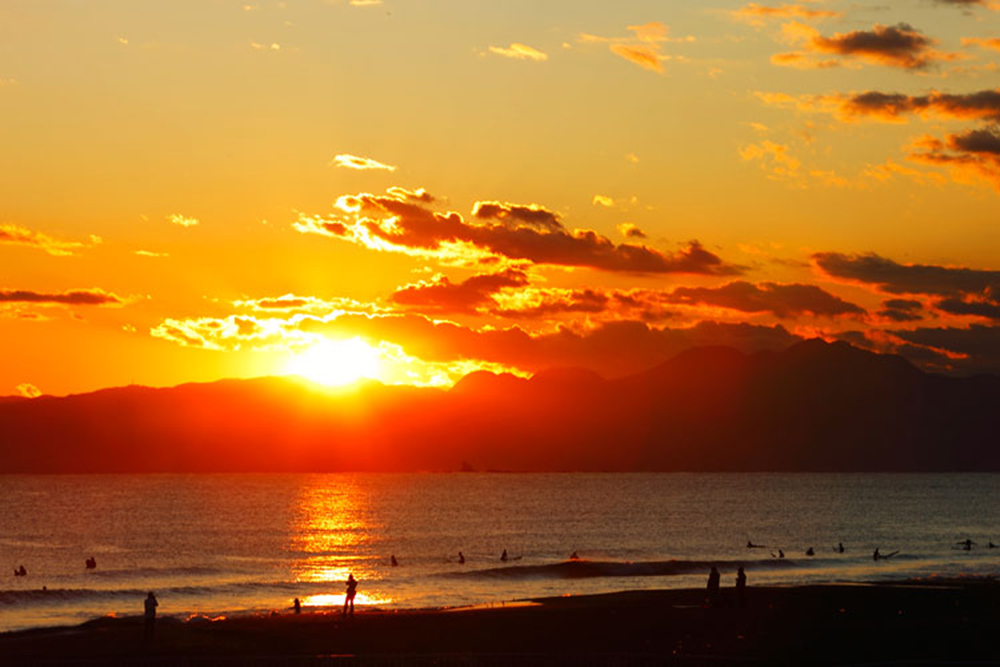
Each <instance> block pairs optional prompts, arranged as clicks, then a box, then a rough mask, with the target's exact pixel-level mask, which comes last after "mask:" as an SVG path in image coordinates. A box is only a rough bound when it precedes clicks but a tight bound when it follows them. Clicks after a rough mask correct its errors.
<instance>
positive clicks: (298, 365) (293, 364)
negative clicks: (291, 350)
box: [285, 338, 382, 387]
mask: <svg viewBox="0 0 1000 667" xmlns="http://www.w3.org/2000/svg"><path fill="white" fill-rule="evenodd" d="M381 366H382V362H381V354H380V353H379V351H378V349H376V348H374V347H372V346H371V345H369V344H368V343H366V342H364V341H363V340H361V339H360V338H348V339H345V340H329V339H327V340H323V341H321V342H319V343H316V344H315V345H313V346H312V347H310V348H308V349H306V350H303V351H302V352H299V353H297V354H296V355H295V356H294V357H292V359H291V360H289V362H288V365H287V366H286V368H285V370H286V372H287V373H289V374H291V375H299V376H301V377H304V378H307V379H309V380H312V381H313V382H317V383H319V384H325V385H327V386H330V387H340V386H342V385H345V384H351V383H352V382H357V381H358V380H360V379H362V378H375V379H377V378H378V376H379V373H380V371H381Z"/></svg>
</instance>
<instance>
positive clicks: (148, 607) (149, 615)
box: [143, 591, 160, 641]
mask: <svg viewBox="0 0 1000 667" xmlns="http://www.w3.org/2000/svg"><path fill="white" fill-rule="evenodd" d="M143 606H144V609H143V618H144V621H145V622H144V624H143V637H144V638H145V640H146V641H152V640H153V633H154V632H155V630H156V608H157V607H158V606H160V603H159V602H158V601H157V600H156V596H155V595H153V591H149V595H147V596H146V600H145V602H144V603H143Z"/></svg>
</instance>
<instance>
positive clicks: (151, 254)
mask: <svg viewBox="0 0 1000 667" xmlns="http://www.w3.org/2000/svg"><path fill="white" fill-rule="evenodd" d="M135 254H137V255H139V256H140V257H170V253H169V252H154V251H152V250H136V251H135Z"/></svg>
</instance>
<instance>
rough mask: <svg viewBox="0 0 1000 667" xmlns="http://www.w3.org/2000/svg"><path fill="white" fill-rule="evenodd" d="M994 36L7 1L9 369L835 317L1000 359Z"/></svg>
mask: <svg viewBox="0 0 1000 667" xmlns="http://www.w3.org/2000/svg"><path fill="white" fill-rule="evenodd" d="M485 4H489V6H484V5H485ZM539 5H541V6H539ZM675 5H677V6H675ZM998 38H1000V6H998V5H996V4H995V3H993V2H991V0H982V1H976V0H965V1H961V2H959V1H957V0H926V1H923V2H919V3H918V2H913V3H899V4H898V6H895V5H893V6H886V5H884V4H883V3H875V2H846V1H844V2H837V1H828V2H820V1H816V2H805V3H801V4H795V3H774V4H765V3H758V4H754V3H741V2H727V1H721V2H717V3H714V4H713V3H662V2H654V1H653V0H645V1H643V0H623V1H622V2H617V3H604V2H601V3H598V2H579V1H578V0H553V1H552V2H545V3H538V2H528V1H526V0H525V1H522V0H507V1H505V2H496V3H468V2H463V1H460V0H451V1H445V0H431V1H428V2H425V3H414V2H404V1H403V0H382V2H377V1H372V0H366V1H364V2H362V1H359V0H354V1H353V2H349V1H348V0H340V1H337V0H327V1H323V0H300V1H296V0H287V1H285V2H270V1H261V2H246V1H244V2H228V1H225V0H212V1H210V2H195V1H187V0H181V1H178V2H174V3H166V4H162V3H161V4H152V3H136V2H131V1H128V0H119V1H110V0H93V1H89V2H86V3H70V2H64V1H56V0H52V1H48V0H33V1H30V2H28V1H19V0H12V1H9V2H4V3H3V4H0V144H2V145H3V147H4V148H3V151H2V157H0V164H2V167H0V170H2V174H3V178H0V344H2V346H3V363H2V364H0V395H4V394H15V393H22V394H25V395H33V394H36V393H38V392H42V393H49V394H67V393H74V392H81V391H90V390H94V389H98V388H101V387H106V386H115V385H123V384H128V383H130V382H134V383H138V384H146V385H154V386H163V385H173V384H178V383H181V382H187V381H206V380H214V379H218V378H222V377H251V376H257V375H273V374H286V373H299V374H304V375H307V376H309V377H311V378H313V379H316V380H319V381H322V382H328V383H331V384H336V383H341V382H347V381H350V380H352V379H354V378H356V377H358V376H374V377H376V378H377V379H380V380H382V381H384V382H390V383H411V382H412V383H418V384H444V385H447V384H449V383H451V382H453V381H454V380H455V379H457V378H458V377H460V376H461V375H462V374H464V373H467V372H469V371H470V370H474V369H476V368H488V369H492V370H511V371H515V372H519V373H523V374H529V373H531V372H535V371H537V370H540V369H542V368H546V367H550V366H560V365H566V366H584V367H589V368H593V369H595V370H597V371H599V372H601V373H603V374H605V375H608V376H613V375H616V374H622V373H627V372H630V371H635V370H640V369H643V368H646V367H649V366H651V365H653V364H655V363H658V362H659V361H662V360H663V359H665V358H669V357H670V356H672V355H673V354H676V353H677V352H678V351H680V350H682V349H684V348H685V347H689V346H692V345H701V344H728V345H734V346H736V347H738V348H740V349H743V350H748V351H752V350H758V349H778V348H781V347H783V346H786V345H788V344H789V343H791V342H794V341H795V340H798V339H799V338H800V337H809V336H816V335H819V336H824V337H826V338H828V339H831V340H832V339H836V338H839V339H844V340H848V341H849V342H851V343H853V344H855V345H859V346H862V347H866V348H869V349H874V350H878V351H887V352H888V351H892V352H898V353H901V354H904V355H905V356H907V357H908V358H910V359H911V360H912V361H914V362H915V363H918V364H920V365H922V366H923V367H925V368H928V369H933V370H941V371H947V372H956V373H963V374H967V373H972V372H980V371H989V372H1000V333H998V332H1000V329H998V326H997V325H998V321H1000V266H998V259H997V258H998V254H997V248H1000V218H998V215H997V210H998V203H1000V199H998V192H1000V129H998V122H1000V88H998V81H1000V79H998V68H1000V42H998V41H997V40H998Z"/></svg>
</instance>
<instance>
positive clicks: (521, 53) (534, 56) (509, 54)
mask: <svg viewBox="0 0 1000 667" xmlns="http://www.w3.org/2000/svg"><path fill="white" fill-rule="evenodd" d="M490 53H495V54H496V55H498V56H503V57H504V58H512V59H514V60H532V61H534V62H542V61H545V60H548V59H549V56H548V54H546V53H542V52H541V51H539V50H538V49H533V48H531V47H530V46H527V45H526V44H520V43H518V42H514V43H512V44H511V45H510V46H508V47H506V48H503V47H500V46H491V47H490Z"/></svg>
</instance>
